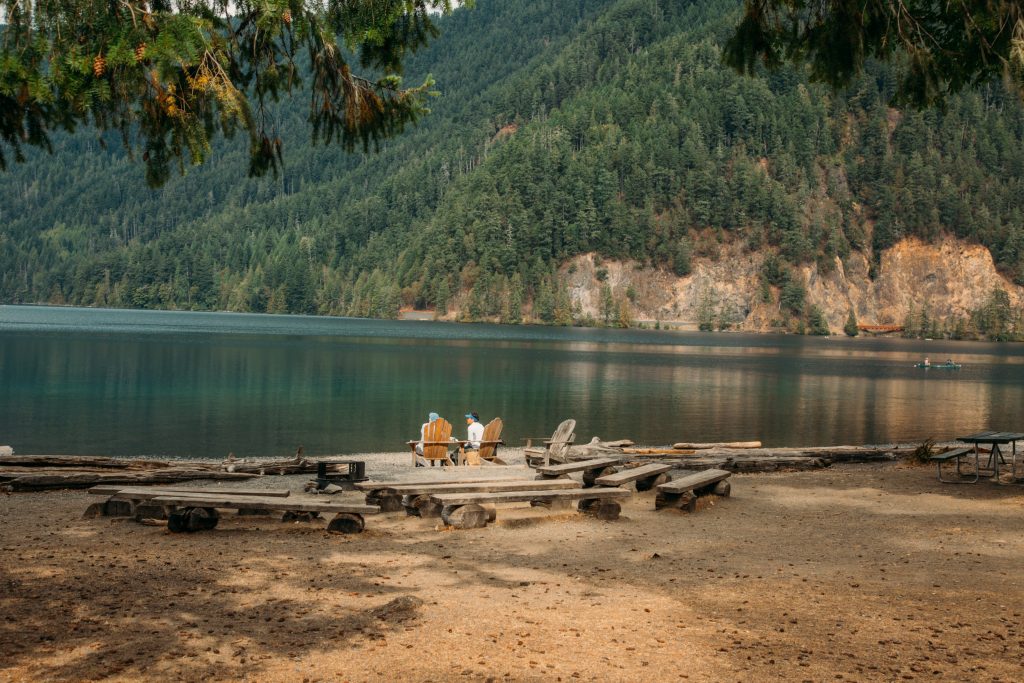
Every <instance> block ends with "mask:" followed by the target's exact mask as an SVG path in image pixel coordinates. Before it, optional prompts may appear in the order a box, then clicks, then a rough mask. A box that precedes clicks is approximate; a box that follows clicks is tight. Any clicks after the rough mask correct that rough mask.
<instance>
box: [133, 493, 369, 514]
mask: <svg viewBox="0 0 1024 683" xmlns="http://www.w3.org/2000/svg"><path fill="white" fill-rule="evenodd" d="M321 498H323V496H321V497H318V498H314V497H306V496H301V497H300V496H295V497H291V498H258V497H255V496H225V495H202V496H201V495H194V494H177V493H167V494H165V495H161V496H156V497H155V498H151V499H150V500H151V502H152V503H153V504H155V505H175V506H178V507H198V508H204V507H205V508H235V509H237V508H248V509H259V510H284V511H291V512H347V513H354V514H359V515H374V514H377V513H378V512H380V508H379V507H377V506H376V505H360V504H358V503H343V502H341V501H336V500H334V501H325V500H321Z"/></svg>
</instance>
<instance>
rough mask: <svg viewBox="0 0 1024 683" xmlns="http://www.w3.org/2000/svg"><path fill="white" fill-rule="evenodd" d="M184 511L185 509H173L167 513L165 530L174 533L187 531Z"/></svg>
mask: <svg viewBox="0 0 1024 683" xmlns="http://www.w3.org/2000/svg"><path fill="white" fill-rule="evenodd" d="M186 512H187V510H175V511H174V512H172V513H171V514H169V515H167V530H168V531H170V532H172V533H175V534H180V533H181V532H183V531H188V523H187V517H186Z"/></svg>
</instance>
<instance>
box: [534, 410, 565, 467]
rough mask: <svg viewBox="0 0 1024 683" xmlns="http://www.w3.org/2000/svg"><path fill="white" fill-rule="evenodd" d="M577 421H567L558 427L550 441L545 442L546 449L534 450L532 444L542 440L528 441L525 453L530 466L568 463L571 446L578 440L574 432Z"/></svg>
mask: <svg viewBox="0 0 1024 683" xmlns="http://www.w3.org/2000/svg"><path fill="white" fill-rule="evenodd" d="M574 429H576V420H566V421H565V422H563V423H562V424H560V425H558V428H557V429H555V433H554V434H552V435H551V438H550V439H545V440H544V444H545V446H544V448H534V447H533V444H532V442H533V441H534V440H537V441H539V440H540V439H527V440H526V448H524V449H523V453H524V455H525V456H526V463H527V464H528V465H539V464H544V465H550V464H551V463H552V462H568V457H567V456H568V453H569V446H571V445H572V444H573V441H575V440H576V435H575V434H574V433H573V430H574Z"/></svg>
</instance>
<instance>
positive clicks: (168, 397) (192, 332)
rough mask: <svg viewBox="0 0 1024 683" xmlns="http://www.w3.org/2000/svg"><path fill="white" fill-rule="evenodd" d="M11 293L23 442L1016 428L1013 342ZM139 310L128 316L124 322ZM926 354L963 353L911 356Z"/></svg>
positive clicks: (353, 443) (796, 436)
mask: <svg viewBox="0 0 1024 683" xmlns="http://www.w3.org/2000/svg"><path fill="white" fill-rule="evenodd" d="M12 310H14V311H15V312H16V313H17V315H16V316H14V317H15V318H18V316H21V318H24V317H26V315H27V314H25V313H24V312H23V310H22V309H21V307H17V308H12V307H0V442H3V443H10V444H12V445H13V446H14V447H15V448H16V450H17V451H18V452H21V453H30V452H36V453H41V452H51V453H98V454H113V455H130V454H161V455H176V456H211V457H222V456H224V455H225V454H226V453H228V452H229V451H231V452H234V453H236V454H237V455H270V454H279V455H280V454H284V453H288V452H290V451H291V450H292V449H294V448H295V447H296V446H297V445H298V444H304V445H305V446H306V449H307V451H308V452H312V453H324V452H338V453H344V452H358V451H366V450H398V449H402V448H404V446H403V444H402V442H403V441H404V440H405V439H407V438H411V437H413V436H415V435H416V434H417V430H418V428H419V425H420V424H421V423H422V422H423V421H424V419H425V418H426V413H427V412H428V411H430V410H437V411H438V412H440V413H441V414H442V415H445V416H446V417H448V418H449V419H450V420H451V421H452V423H453V424H454V425H455V426H456V432H457V433H461V431H462V429H463V424H462V420H461V416H462V414H463V413H465V412H466V411H468V410H470V409H473V410H478V411H479V412H480V413H481V414H482V415H483V416H484V419H485V420H486V419H489V418H490V417H492V416H495V415H500V416H501V417H502V418H503V419H504V420H505V424H506V431H505V434H504V436H505V439H506V441H508V442H509V443H518V442H519V439H520V438H521V437H525V436H540V435H544V434H550V432H551V431H552V429H553V428H554V426H555V425H556V424H557V423H558V422H559V421H561V420H562V419H565V418H567V417H574V418H575V419H576V420H577V436H578V439H579V440H588V439H589V438H590V437H591V436H594V435H597V436H600V437H602V438H626V437H628V438H633V439H635V440H637V441H640V442H643V443H649V444H666V443H671V442H673V441H678V440H748V439H761V440H762V441H764V442H765V443H766V444H770V445H808V444H814V445H819V444H820V445H825V444H842V443H874V442H884V441H890V440H900V441H915V440H921V439H923V438H926V437H936V438H951V437H953V436H956V435H957V434H958V433H963V432H969V431H976V430H978V429H981V428H986V427H992V428H998V429H1020V428H1022V427H1024V419H1022V418H1021V415H1020V410H1019V406H1020V405H1021V398H1022V392H1024V382H1022V381H1021V380H1022V379H1024V363H1022V359H1024V355H1022V351H1021V350H1020V348H1019V347H1017V346H1011V345H995V344H991V345H989V344H967V343H964V344H948V343H947V344H942V343H938V342H908V341H904V340H845V339H831V340H820V339H805V338H795V337H752V336H742V335H705V334H686V333H671V332H646V333H645V332H637V331H628V332H622V333H619V334H617V333H616V332H615V331H610V330H600V331H591V330H552V329H549V328H527V329H525V330H524V329H519V328H500V327H496V326H456V325H431V324H424V323H405V324H403V323H396V322H384V321H344V320H342V321H338V320H331V321H327V322H326V323H325V322H324V321H323V320H321V319H317V318H310V319H307V318H289V319H287V323H288V324H289V326H288V327H287V329H288V334H284V333H283V332H281V330H283V329H285V322H282V320H281V319H280V318H279V317H277V316H245V317H244V324H240V323H239V322H238V319H237V318H236V317H235V316H230V315H224V316H217V315H215V314H168V313H153V312H124V311H117V312H102V311H100V312H97V311H89V312H87V313H88V314H87V315H84V316H83V314H82V312H81V311H77V310H74V309H56V310H55V309H31V311H30V312H31V315H28V317H29V318H32V319H33V320H35V322H32V321H29V322H26V321H25V320H23V319H20V318H19V319H16V320H13V321H12V320H10V318H11V315H10V311H12ZM103 314H108V317H104V315H103ZM197 315H199V318H198V321H199V322H197V318H196V317H195V316H197ZM134 316H141V319H142V320H143V322H142V330H143V331H142V332H138V331H134V332H129V331H125V330H131V329H132V327H131V325H130V321H131V320H132V319H133V318H134ZM179 319H181V320H184V323H183V324H182V325H181V326H180V329H179V328H175V326H174V321H175V320H179ZM40 320H43V321H44V322H39V321H40ZM83 320H84V321H85V322H82V321H83ZM75 321H78V322H75ZM261 325H263V327H261ZM339 325H340V327H338V326H339ZM348 325H351V329H350V328H349V327H347V326H348ZM238 328H243V329H242V331H241V332H238V331H237V329H238ZM264 328H265V329H264ZM225 329H233V330H236V332H235V333H231V334H225V333H224V330H225ZM331 329H335V331H336V330H337V329H344V330H345V332H342V333H338V334H329V333H327V332H326V331H329V330H331ZM402 329H405V330H409V331H410V332H409V336H405V337H401V336H398V331H399V330H402ZM176 330H177V331H176ZM377 330H379V331H380V332H381V335H380V336H373V335H372V333H373V332H374V331H377ZM432 330H433V331H437V334H436V335H435V336H430V335H429V334H427V333H428V332H431V331H432ZM438 330H439V331H438ZM307 331H308V332H309V334H303V333H304V332H307ZM506 332H507V333H508V334H509V336H511V337H513V338H512V339H500V338H497V337H496V335H497V334H498V333H506ZM356 333H357V334H356ZM458 334H463V335H465V336H466V337H468V338H460V339H453V337H454V336H457V335H458ZM488 335H490V336H488ZM531 335H532V336H531ZM638 340H639V341H638ZM925 354H928V355H931V356H932V358H944V357H946V356H947V355H949V356H953V357H955V358H956V359H957V360H959V361H962V362H964V363H965V366H964V368H963V369H962V370H960V371H956V372H950V371H938V370H922V369H917V368H914V367H913V363H914V362H916V361H917V360H919V359H920V358H922V357H923V356H924V355H925Z"/></svg>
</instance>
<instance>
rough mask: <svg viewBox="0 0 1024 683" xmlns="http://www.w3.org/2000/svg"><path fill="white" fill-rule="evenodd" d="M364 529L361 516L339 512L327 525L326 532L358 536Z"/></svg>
mask: <svg viewBox="0 0 1024 683" xmlns="http://www.w3.org/2000/svg"><path fill="white" fill-rule="evenodd" d="M365 527H366V523H365V522H364V521H363V516H362V515H355V514H351V513H348V512H339V513H338V514H336V515H335V516H334V519H332V520H331V521H330V522H329V523H328V524H327V531H329V532H331V533H335V534H358V533H362V531H363V529H364V528H365Z"/></svg>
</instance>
